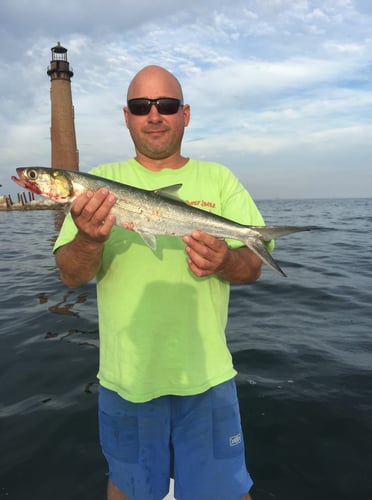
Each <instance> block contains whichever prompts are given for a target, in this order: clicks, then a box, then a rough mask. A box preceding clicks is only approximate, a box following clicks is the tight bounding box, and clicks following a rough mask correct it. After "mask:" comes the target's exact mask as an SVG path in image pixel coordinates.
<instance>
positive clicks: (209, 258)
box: [183, 231, 228, 276]
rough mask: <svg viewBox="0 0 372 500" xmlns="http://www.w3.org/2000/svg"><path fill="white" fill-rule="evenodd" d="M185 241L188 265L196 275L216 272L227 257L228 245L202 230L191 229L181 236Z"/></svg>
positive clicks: (207, 274)
mask: <svg viewBox="0 0 372 500" xmlns="http://www.w3.org/2000/svg"><path fill="white" fill-rule="evenodd" d="M183 241H184V242H185V243H186V249H185V250H186V253H187V255H188V265H189V268H190V269H191V271H192V272H193V273H194V274H196V275H197V276H209V275H210V274H214V273H216V272H217V271H218V270H219V269H220V268H221V267H223V265H224V262H225V261H226V259H227V253H228V247H227V244H226V242H225V241H224V240H220V239H218V238H216V237H214V236H212V235H210V234H207V233H204V232H203V231H193V232H192V234H191V235H186V236H184V237H183Z"/></svg>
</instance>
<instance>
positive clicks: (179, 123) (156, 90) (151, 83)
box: [124, 72, 190, 160]
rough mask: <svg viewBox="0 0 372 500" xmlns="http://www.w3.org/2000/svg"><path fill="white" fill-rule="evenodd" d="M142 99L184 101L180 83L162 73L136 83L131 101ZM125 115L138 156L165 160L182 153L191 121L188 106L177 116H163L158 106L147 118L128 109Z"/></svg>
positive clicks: (130, 93) (137, 80)
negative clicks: (169, 98) (183, 139)
mask: <svg viewBox="0 0 372 500" xmlns="http://www.w3.org/2000/svg"><path fill="white" fill-rule="evenodd" d="M140 97H142V98H147V99H157V98H159V97H172V98H175V99H180V100H181V101H182V94H181V90H180V88H179V86H178V84H177V82H176V80H174V79H173V78H171V77H170V76H169V75H167V74H166V73H162V72H149V73H148V74H147V75H145V74H143V75H140V76H138V78H137V79H136V80H135V81H134V82H132V85H131V86H130V88H129V90H128V100H130V99H136V98H140ZM124 115H125V121H126V124H127V127H128V129H129V131H130V134H131V136H132V139H133V142H134V145H135V148H136V151H137V155H143V156H145V157H147V158H151V159H154V160H161V159H165V158H169V157H170V156H172V155H175V154H177V153H178V154H179V153H180V149H181V142H182V138H183V133H184V128H185V127H187V125H188V123H189V119H190V107H189V106H188V105H184V106H180V107H179V109H178V111H177V112H176V113H175V114H170V115H165V114H161V113H159V111H158V110H157V108H156V106H155V105H152V106H151V108H150V112H149V114H147V115H135V114H133V113H131V112H130V111H129V109H128V108H127V107H125V108H124Z"/></svg>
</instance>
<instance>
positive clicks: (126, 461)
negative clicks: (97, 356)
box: [99, 379, 253, 500]
mask: <svg viewBox="0 0 372 500" xmlns="http://www.w3.org/2000/svg"><path fill="white" fill-rule="evenodd" d="M99 430H100V440H101V446H102V450H103V453H104V455H105V457H106V460H107V462H108V465H109V477H110V478H111V480H112V481H113V483H114V484H115V485H116V486H117V487H118V488H119V489H120V490H121V491H122V492H123V493H124V494H125V495H126V496H127V497H128V498H129V500H161V499H163V498H164V497H165V495H166V494H167V493H168V490H169V479H170V477H171V470H172V467H173V473H174V481H175V497H176V498H177V500H196V499H203V500H212V499H213V500H240V499H241V497H242V496H243V495H244V494H246V493H247V492H248V491H249V490H250V489H251V487H252V484H253V483H252V480H251V478H250V475H249V474H248V471H247V468H246V465H245V453H244V440H243V434H242V428H241V423H240V413H239V404H238V399H237V395H236V385H235V380H234V379H232V380H229V381H227V382H224V383H223V384H220V385H218V386H216V387H213V388H212V389H209V390H208V391H206V392H204V393H202V394H198V395H195V396H162V397H160V398H157V399H154V400H152V401H149V402H146V403H131V402H128V401H126V400H124V399H122V398H121V397H120V396H119V395H118V394H116V393H115V392H112V391H110V390H108V389H105V388H104V387H102V386H100V391H99Z"/></svg>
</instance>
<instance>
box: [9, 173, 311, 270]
mask: <svg viewBox="0 0 372 500" xmlns="http://www.w3.org/2000/svg"><path fill="white" fill-rule="evenodd" d="M16 170H17V174H18V176H19V178H17V177H15V176H12V180H13V181H14V182H16V183H17V184H18V185H20V186H22V187H23V188H25V189H29V190H30V191H33V192H34V193H36V194H39V195H42V196H45V197H47V198H50V199H52V200H56V201H58V202H61V203H65V204H71V203H72V202H73V201H74V200H75V199H76V197H77V196H79V195H80V194H81V193H83V192H84V191H87V190H90V191H93V192H95V191H97V190H98V189H100V188H102V187H105V188H107V189H108V190H109V191H110V192H112V193H113V194H114V195H115V196H116V197H117V201H116V203H115V205H114V206H113V208H112V214H113V215H115V217H116V225H117V226H119V227H123V228H126V229H131V230H133V231H136V232H137V233H138V234H139V235H140V236H141V237H142V239H143V240H144V242H145V243H146V244H147V245H148V246H149V247H150V248H152V249H155V248H156V236H157V235H166V236H183V235H185V234H190V233H191V232H192V231H193V230H194V229H199V230H201V231H204V232H206V233H209V234H211V235H213V236H215V237H217V238H223V239H224V238H231V239H234V240H238V241H241V242H242V243H244V245H245V246H247V247H248V248H250V249H251V250H252V251H253V252H254V253H255V254H256V255H258V257H259V258H260V259H261V260H262V261H263V262H265V263H266V264H267V265H268V266H269V267H271V268H272V269H274V270H275V271H277V272H278V273H279V274H281V275H282V276H286V275H285V273H284V272H283V271H282V269H281V268H280V266H279V265H278V263H277V262H275V261H274V259H273V258H272V257H271V255H270V253H269V252H268V251H267V249H266V247H265V245H264V243H263V242H265V241H270V240H272V239H275V238H278V237H279V236H284V235H286V234H290V233H296V232H298V231H308V230H310V229H311V228H310V227H299V226H246V225H243V224H239V223H238V222H234V221H232V220H230V219H226V218H224V217H221V216H219V215H216V214H213V213H210V212H206V211H205V210H202V209H199V208H197V207H193V206H190V205H188V204H187V203H185V202H184V201H182V200H181V199H180V198H178V197H177V191H178V190H179V189H180V187H181V186H182V184H175V185H172V186H167V187H164V188H161V189H156V190H154V191H148V190H145V189H139V188H135V187H132V186H128V185H126V184H122V183H119V182H115V181H112V180H109V179H105V178H103V177H98V176H95V175H92V174H87V173H82V172H75V171H71V170H64V169H56V168H46V167H27V168H17V169H16Z"/></svg>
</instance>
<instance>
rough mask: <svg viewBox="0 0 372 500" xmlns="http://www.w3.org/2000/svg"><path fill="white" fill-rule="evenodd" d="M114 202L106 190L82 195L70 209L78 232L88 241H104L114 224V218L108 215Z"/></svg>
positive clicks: (86, 192) (113, 197) (114, 198)
mask: <svg viewBox="0 0 372 500" xmlns="http://www.w3.org/2000/svg"><path fill="white" fill-rule="evenodd" d="M115 202H116V197H115V196H114V195H113V194H112V193H110V192H109V190H108V189H106V188H102V189H99V190H98V191H97V192H96V193H93V192H92V191H85V192H84V193H82V194H81V195H80V196H79V197H78V198H77V199H76V200H75V202H74V204H73V205H72V207H71V216H72V218H73V219H74V222H75V224H76V226H77V228H78V229H79V231H80V232H81V233H82V234H83V235H84V236H86V237H87V238H89V239H92V240H96V241H104V240H106V239H107V238H108V236H109V234H110V231H111V228H112V226H113V224H114V223H115V217H114V216H113V215H111V214H110V211H111V209H112V207H113V206H114V204H115Z"/></svg>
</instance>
